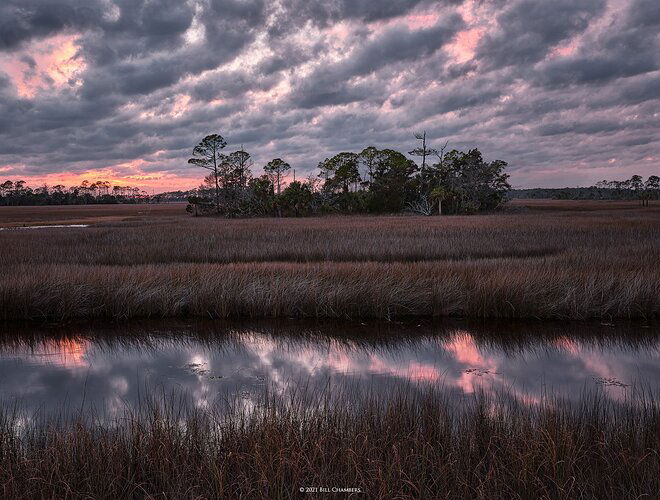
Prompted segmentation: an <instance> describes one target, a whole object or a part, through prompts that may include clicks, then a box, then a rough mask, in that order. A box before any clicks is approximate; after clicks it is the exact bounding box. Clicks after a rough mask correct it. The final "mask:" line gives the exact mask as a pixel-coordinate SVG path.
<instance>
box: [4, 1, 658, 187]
mask: <svg viewBox="0 0 660 500" xmlns="http://www.w3.org/2000/svg"><path fill="white" fill-rule="evenodd" d="M659 34H660V1H659V0H579V1H578V0H506V1H505V0H435V1H433V0H187V1H186V0H1V1H0V179H4V178H11V179H18V178H22V179H25V180H27V181H28V182H29V183H31V184H37V183H43V182H47V183H48V184H55V183H64V184H67V185H69V184H73V183H77V182H80V181H81V180H82V179H89V180H97V179H109V180H113V181H115V182H117V183H123V184H131V185H139V186H142V187H144V188H147V189H148V190H152V189H153V190H156V191H158V190H162V189H173V188H190V187H195V186H196V185H197V184H199V182H200V179H201V178H202V177H203V174H204V172H205V171H203V170H199V169H195V168H193V167H190V166H188V165H187V164H186V159H187V158H188V157H189V155H190V152H191V149H192V147H193V146H194V145H195V144H196V142H198V141H199V140H200V139H201V138H202V137H203V136H204V135H206V134H208V133H212V132H217V133H220V134H222V135H223V136H224V137H225V138H226V139H227V141H228V142H229V146H228V147H227V150H228V151H233V150H235V149H238V148H240V145H241V144H243V145H244V147H245V149H246V150H247V151H249V152H250V153H251V154H252V155H253V158H254V160H255V168H254V170H255V172H256V173H260V171H261V166H263V165H264V164H265V163H266V162H267V161H268V160H269V159H271V158H273V157H281V158H283V159H285V160H287V161H288V162H289V163H291V165H292V166H293V167H294V168H296V170H297V172H298V173H299V174H301V175H305V174H307V173H309V172H311V171H312V170H314V169H315V167H316V165H317V164H318V162H319V161H320V160H322V159H323V158H325V157H327V156H329V155H332V154H335V153H337V152H340V151H360V150H361V149H362V148H364V147H365V146H368V145H375V146H377V147H392V148H395V149H399V150H402V151H409V150H410V149H412V148H413V147H415V141H414V139H413V136H412V134H413V133H414V132H415V131H421V130H426V131H427V134H428V136H429V138H430V139H431V143H432V144H435V145H441V144H444V142H445V141H449V145H450V148H457V149H465V148H471V147H479V148H480V149H481V150H482V151H483V152H484V154H485V155H486V157H487V158H488V159H496V158H497V159H503V160H506V161H508V162H509V164H510V174H511V181H512V184H513V185H514V186H519V187H530V186H549V187H555V186H575V185H588V184H591V183H593V182H595V181H597V180H599V179H603V178H608V179H621V178H627V177H629V176H630V175H632V174H640V175H643V176H647V175H650V174H660V35H659Z"/></svg>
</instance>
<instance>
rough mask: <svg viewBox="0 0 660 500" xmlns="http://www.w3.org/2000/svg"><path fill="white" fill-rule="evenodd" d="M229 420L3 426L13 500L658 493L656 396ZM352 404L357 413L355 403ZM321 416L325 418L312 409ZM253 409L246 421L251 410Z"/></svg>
mask: <svg viewBox="0 0 660 500" xmlns="http://www.w3.org/2000/svg"><path fill="white" fill-rule="evenodd" d="M255 403H256V406H254V407H252V406H250V408H255V407H256V408H258V410H251V411H243V410H244V409H245V408H246V406H245V405H244V404H241V402H240V401H236V411H233V412H229V413H223V414H219V413H216V412H214V411H213V409H206V410H199V409H197V410H195V409H191V408H190V407H189V406H186V405H183V404H180V400H178V399H177V398H176V397H170V399H167V398H166V399H165V404H160V403H158V402H156V403H149V404H145V405H144V406H143V407H142V408H141V409H139V410H136V411H133V412H129V411H127V413H126V414H125V415H122V416H121V418H117V419H116V420H114V421H113V423H112V424H104V425H100V424H99V423H98V422H97V420H96V419H95V417H94V416H93V415H92V414H89V413H87V414H85V415H84V416H78V417H74V418H70V419H68V418H59V419H48V418H41V419H27V420H26V419H24V418H22V417H20V413H19V412H16V411H14V412H11V411H10V412H7V411H6V410H5V412H4V413H2V415H1V416H0V488H1V490H0V491H2V494H3V496H4V497H5V498H8V497H12V498H135V497H147V498H157V497H160V498H211V497H212V498H291V497H294V496H299V495H300V493H299V491H300V488H305V487H310V488H314V487H327V488H332V487H345V488H359V489H360V491H361V494H360V496H362V497H365V498H386V497H387V498H438V497H445V498H483V499H486V498H488V499H492V498H576V497H580V498H640V497H644V496H654V495H656V494H657V492H658V491H660V475H658V474H657V472H658V470H660V454H659V450H660V433H659V432H658V429H659V428H660V408H659V406H658V404H657V400H655V399H654V398H653V397H651V396H650V395H649V393H648V392H644V391H639V392H637V393H636V394H635V395H634V396H632V397H631V398H630V399H628V400H626V401H623V402H618V403H615V402H612V400H610V399H608V398H606V397H605V396H604V394H603V393H602V392H597V393H590V394H585V395H584V397H583V399H582V400H581V401H580V402H578V403H574V404H569V403H567V402H565V401H562V400H561V399H558V398H556V397H552V396H548V397H547V398H546V399H544V400H543V401H540V402H537V403H534V404H531V405H530V404H526V403H524V402H521V401H520V400H518V399H516V398H515V397H514V396H513V394H509V393H506V392H503V393H499V394H495V395H493V394H490V395H488V394H486V393H484V392H477V393H475V394H473V395H472V396H469V397H467V398H465V399H462V400H459V401H458V402H457V401H450V400H449V397H448V396H447V394H446V393H443V392H440V391H438V390H435V389H432V388H430V387H427V388H419V387H402V388H401V390H398V391H394V392H393V393H392V394H391V395H390V396H389V397H387V398H384V399H374V398H369V397H366V398H364V399H362V400H359V399H356V398H355V397H354V396H352V395H350V394H349V395H347V394H338V393H334V394H333V395H332V396H331V395H329V394H328V393H322V394H311V395H310V394H306V393H305V392H304V391H301V392H299V393H297V394H294V395H292V396H289V397H283V396H277V395H275V394H271V395H270V396H266V397H265V399H264V400H263V401H261V402H255ZM349 403H350V404H349ZM310 407H313V408H315V409H314V410H310ZM242 409H243V410H242ZM311 496H312V497H315V496H320V492H319V493H317V494H316V495H311Z"/></svg>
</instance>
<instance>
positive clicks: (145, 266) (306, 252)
mask: <svg viewBox="0 0 660 500" xmlns="http://www.w3.org/2000/svg"><path fill="white" fill-rule="evenodd" d="M658 241H660V210H658V208H657V207H651V208H649V209H640V208H637V209H635V210H633V209H607V210H605V209H603V210H595V209H591V210H564V211H551V210H546V209H544V210H538V211H530V212H523V213H513V214H497V215H484V216H474V217H427V218H424V217H327V218H311V219H255V220H225V219H216V218H203V219H200V218H198V219H195V218H181V217H160V216H153V217H152V218H147V219H145V220H130V221H123V222H105V223H100V224H99V225H96V226H93V227H89V228H84V229H40V230H14V231H3V232H2V233H0V244H1V245H2V252H1V253H0V317H2V318H4V319H43V318H48V319H65V318H75V317H113V318H127V317H173V316H200V317H201V316H203V317H208V316H211V317H235V316H249V317H282V316H296V317H333V318H334V317H345V318H381V319H383V318H384V319H391V318H394V317H401V316H471V317H503V318H540V319H550V318H554V319H567V318H568V319H586V318H653V317H654V316H657V314H658V310H659V307H660V267H659V266H657V264H656V263H657V262H660V245H658Z"/></svg>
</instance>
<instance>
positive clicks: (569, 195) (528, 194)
mask: <svg viewBox="0 0 660 500" xmlns="http://www.w3.org/2000/svg"><path fill="white" fill-rule="evenodd" d="M509 196H510V197H511V198H545V199H554V200H638V201H639V203H640V204H641V205H643V206H648V204H649V201H650V200H660V177H659V176H657V175H650V176H649V177H648V178H647V179H646V180H644V178H643V177H642V176H641V175H633V176H632V177H631V178H630V179H627V180H623V181H608V180H602V181H599V182H597V183H596V184H595V185H593V186H589V187H574V188H568V187H567V188H557V189H545V188H534V189H515V190H513V191H511V193H510V195H509Z"/></svg>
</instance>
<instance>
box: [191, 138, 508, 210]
mask: <svg viewBox="0 0 660 500" xmlns="http://www.w3.org/2000/svg"><path fill="white" fill-rule="evenodd" d="M415 137H416V138H417V139H418V140H419V141H420V144H419V146H418V147H417V148H415V149H413V150H412V151H410V154H411V155H413V156H418V157H421V160H422V161H421V165H418V164H417V163H416V162H414V161H413V160H411V159H409V158H407V157H406V156H405V155H404V154H403V153H401V152H399V151H395V150H393V149H377V148H375V147H373V146H370V147H367V148H365V149H364V150H362V151H361V152H359V153H355V152H341V153H338V154H336V155H335V156H333V157H331V158H326V159H325V160H323V161H322V162H320V163H319V165H318V173H317V174H312V175H310V176H309V177H307V178H306V179H303V180H301V179H297V178H296V176H295V170H294V171H293V172H292V168H291V165H290V164H289V163H287V162H286V161H284V160H283V159H281V158H275V159H273V160H271V161H269V162H268V163H267V164H266V165H264V167H263V169H264V172H265V174H263V175H261V176H258V177H255V176H253V175H252V171H251V168H252V167H253V161H252V158H251V156H250V154H249V153H248V152H246V151H244V150H243V148H241V149H240V150H238V151H234V152H232V153H229V154H225V153H224V152H223V149H224V148H225V147H226V145H227V143H226V141H225V139H224V138H223V137H222V136H220V135H219V134H213V135H209V136H207V137H205V138H204V139H203V140H202V141H201V142H200V143H199V144H198V145H197V146H196V147H195V148H194V150H193V155H192V157H191V158H190V159H189V160H188V163H189V164H191V165H194V166H197V167H201V168H204V169H206V170H208V171H209V173H208V175H207V176H206V177H205V178H204V182H203V183H202V185H201V186H200V187H199V189H197V190H196V192H195V193H193V194H192V195H191V196H189V198H188V202H189V204H188V207H187V210H188V211H189V212H190V213H192V214H194V215H205V214H213V213H215V214H221V215H224V216H228V217H239V216H242V217H245V216H303V215H312V214H330V213H344V214H352V213H374V214H379V213H399V212H411V213H417V214H423V215H433V214H472V213H477V212H483V211H487V210H492V209H495V208H497V207H498V206H499V205H501V204H502V203H503V202H504V201H506V194H507V192H508V191H509V190H510V186H509V183H508V177H509V176H508V175H507V174H506V173H504V170H505V168H506V166H507V163H506V162H504V161H501V160H495V161H491V162H487V161H485V160H484V158H483V156H482V154H481V152H480V151H479V150H478V149H472V150H470V151H468V152H462V151H458V150H452V151H449V152H445V150H446V148H447V144H445V145H444V147H442V148H441V149H440V150H437V149H434V148H432V147H430V146H429V145H428V144H427V141H426V134H425V133H424V134H416V135H415ZM291 175H292V176H293V180H291V182H287V181H285V179H287V178H289V177H290V176H291Z"/></svg>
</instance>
